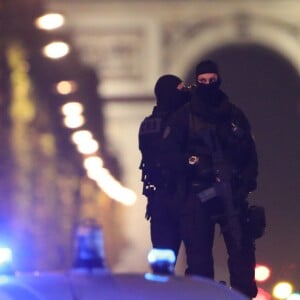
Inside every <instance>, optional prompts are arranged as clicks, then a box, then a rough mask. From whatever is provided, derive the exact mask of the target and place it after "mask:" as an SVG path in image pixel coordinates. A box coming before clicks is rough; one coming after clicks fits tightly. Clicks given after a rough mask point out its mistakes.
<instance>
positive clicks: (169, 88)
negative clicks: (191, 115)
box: [154, 74, 190, 112]
mask: <svg viewBox="0 0 300 300" xmlns="http://www.w3.org/2000/svg"><path fill="white" fill-rule="evenodd" d="M181 82H182V80H181V79H180V78H179V77H177V76H174V75H169V74H168V75H163V76H161V77H160V78H159V79H158V80H157V82H156V84H155V88H154V93H155V96H156V99H157V108H158V109H160V110H163V111H166V112H171V111H175V110H177V109H178V108H179V107H180V106H182V105H183V104H185V103H186V102H188V101H189V100H190V93H189V92H186V91H181V90H178V89H177V86H178V85H179V84H180V83H181Z"/></svg>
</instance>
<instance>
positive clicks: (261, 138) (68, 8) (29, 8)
mask: <svg viewBox="0 0 300 300" xmlns="http://www.w3.org/2000/svg"><path fill="white" fill-rule="evenodd" d="M299 53H300V1H299V0H289V1H285V0H282V1H280V0H268V1H264V2H261V1H256V0H253V1H246V0H245V1H234V0H219V1H218V0H215V1H204V0H203V1H201V0H198V1H190V0H185V1H184V0H182V1H180V0H160V1H159V0H153V1H151V2H150V1H142V0H140V1H135V0H128V1H127V0H110V1H106V0H48V1H42V0H0V108H1V110H0V139H1V147H0V236H1V238H2V240H3V241H7V242H9V243H11V244H13V245H14V248H15V249H18V251H17V254H15V260H16V265H17V266H18V268H19V269H22V270H36V269H39V270H53V269H64V268H68V267H70V266H71V264H72V259H73V248H74V242H73V241H74V239H73V238H74V231H75V228H76V226H77V224H78V223H79V222H80V220H82V219H84V218H94V219H96V220H97V221H98V222H99V224H101V225H102V227H103V230H104V237H105V251H106V256H107V262H108V265H109V267H110V268H111V269H112V270H113V271H115V272H145V271H147V270H148V265H147V261H146V257H147V253H148V251H149V250H150V248H151V244H150V236H149V223H148V222H147V221H146V220H145V218H144V213H145V206H146V199H145V198H144V196H142V194H141V190H142V185H141V182H140V177H141V174H140V171H139V162H140V153H139V151H138V143H137V134H138V129H139V124H140V122H141V121H142V120H143V118H144V117H145V116H146V115H148V114H150V113H151V110H152V107H153V105H154V104H155V101H154V95H153V87H154V84H155V82H156V80H157V79H158V77H159V76H160V75H162V74H166V73H172V74H176V75H178V76H180V77H181V78H182V79H183V80H184V81H186V82H189V83H192V82H193V81H194V67H195V65H196V64H197V63H198V62H199V61H200V60H201V59H204V58H210V59H213V60H215V61H216V62H217V63H218V64H219V66H220V70H221V74H222V79H223V83H222V87H223V90H224V91H225V92H226V93H227V94H228V95H229V96H230V99H231V101H232V102H233V103H235V104H236V105H237V106H239V107H240V108H242V109H243V110H244V112H245V113H246V115H247V116H248V118H249V120H250V123H251V125H252V129H253V134H254V136H255V139H256V143H257V151H258V155H259V162H260V169H259V178H258V183H259V185H258V189H257V191H256V192H254V193H253V194H251V198H250V201H251V203H252V204H260V205H263V206H265V208H266V212H267V223H268V224H267V232H266V235H265V236H264V237H263V238H262V239H259V240H258V241H257V262H258V264H261V265H266V266H268V267H269V268H270V270H271V276H270V278H269V279H268V280H267V281H266V282H262V283H261V285H262V286H263V287H264V288H265V289H266V290H269V291H270V290H271V289H272V287H273V286H274V284H275V283H276V282H278V281H280V280H284V281H289V282H291V283H292V285H293V286H295V289H298V291H299V290H300V282H299V280H300V279H299V278H300V259H299V253H300V239H299V227H300V217H299V216H300V199H299V195H300V177H299V168H300V155H299V154H300V139H299V129H300V78H299V74H300V55H299ZM216 233H217V234H216V246H215V256H216V258H215V261H216V276H217V279H219V280H228V279H227V276H228V275H227V266H226V251H225V248H224V246H223V241H222V237H221V236H219V234H218V232H216ZM183 270H184V251H183V250H182V251H181V254H180V260H179V263H178V266H177V272H178V273H179V274H183Z"/></svg>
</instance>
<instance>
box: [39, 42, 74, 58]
mask: <svg viewBox="0 0 300 300" xmlns="http://www.w3.org/2000/svg"><path fill="white" fill-rule="evenodd" d="M42 52H43V54H44V55H45V56H46V57H49V58H52V59H58V58H62V57H64V56H66V55H67V54H68V53H69V52H70V47H69V45H68V44H67V43H65V42H61V41H56V42H52V43H50V44H48V45H46V46H45V47H44V48H43V49H42Z"/></svg>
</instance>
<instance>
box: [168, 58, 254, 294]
mask: <svg viewBox="0 0 300 300" xmlns="http://www.w3.org/2000/svg"><path fill="white" fill-rule="evenodd" d="M196 81H197V82H196V85H195V87H194V89H193V92H192V98H191V101H190V102H189V103H187V104H186V105H184V106H183V107H182V108H181V109H180V110H179V111H178V112H176V114H175V115H174V117H173V118H172V121H171V122H170V125H169V126H167V129H166V131H165V137H166V139H167V140H171V141H172V142H173V148H174V149H180V151H181V153H182V156H183V159H182V161H183V162H184V172H185V174H186V176H185V180H183V181H182V182H181V187H179V190H180V189H181V190H184V191H185V193H186V198H185V199H182V201H183V202H184V205H183V210H182V217H181V230H182V238H183V242H184V244H185V248H186V255H187V269H186V274H187V275H201V276H205V277H208V278H214V266H213V240H214V230H215V225H216V224H219V225H220V228H221V232H222V235H223V238H224V241H225V244H226V248H227V253H228V268H229V273H230V284H231V286H232V287H233V288H235V289H237V290H239V291H241V292H243V293H244V294H245V295H247V296H249V297H250V298H252V297H255V295H256V294H257V287H256V283H255V280H254V269H255V244H254V239H255V238H254V237H253V236H252V235H251V232H250V230H249V228H248V224H247V212H248V201H247V196H248V194H249V193H250V192H252V191H254V190H255V189H256V178H257V167H258V163H257V154H256V147H255V143H254V140H253V138H252V135H251V128H250V125H249V122H248V120H247V118H246V117H245V115H244V113H243V112H242V111H241V110H240V109H239V108H237V107H236V106H235V105H234V104H232V103H231V102H230V101H229V99H228V97H227V95H226V94H225V93H224V92H223V91H222V90H221V89H220V85H221V77H220V74H219V70H218V66H217V64H216V63H215V62H213V61H211V60H205V61H202V62H200V63H199V64H198V65H197V67H196Z"/></svg>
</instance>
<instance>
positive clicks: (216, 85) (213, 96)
mask: <svg viewBox="0 0 300 300" xmlns="http://www.w3.org/2000/svg"><path fill="white" fill-rule="evenodd" d="M195 73H196V79H198V76H199V75H200V74H206V73H215V74H217V75H218V80H217V81H216V82H212V83H209V84H204V83H197V87H196V91H195V92H196V95H197V97H198V98H199V100H200V101H203V102H204V103H205V104H207V105H210V106H214V107H215V106H219V105H220V103H221V102H222V100H223V93H222V91H221V90H220V85H221V78H220V74H219V69H218V66H217V64H216V63H214V62H213V61H211V60H204V61H202V62H200V63H199V64H198V65H197V67H196V72H195Z"/></svg>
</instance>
